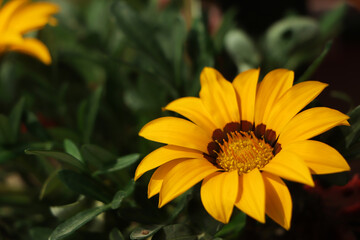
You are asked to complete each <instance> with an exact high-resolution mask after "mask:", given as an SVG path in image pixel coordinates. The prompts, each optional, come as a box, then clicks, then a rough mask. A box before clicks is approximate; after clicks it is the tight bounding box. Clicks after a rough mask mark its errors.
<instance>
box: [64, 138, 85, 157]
mask: <svg viewBox="0 0 360 240" xmlns="http://www.w3.org/2000/svg"><path fill="white" fill-rule="evenodd" d="M64 148H65V152H67V153H68V154H70V155H72V156H73V157H75V158H76V159H79V160H80V161H81V162H84V161H83V159H82V157H81V154H80V151H79V149H78V147H77V146H76V145H75V143H73V141H71V140H70V139H65V140H64Z"/></svg>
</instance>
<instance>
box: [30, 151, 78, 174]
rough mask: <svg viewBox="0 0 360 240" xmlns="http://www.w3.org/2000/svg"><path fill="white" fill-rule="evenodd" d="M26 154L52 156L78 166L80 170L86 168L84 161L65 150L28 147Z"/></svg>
mask: <svg viewBox="0 0 360 240" xmlns="http://www.w3.org/2000/svg"><path fill="white" fill-rule="evenodd" d="M25 153H26V154H30V155H37V156H40V157H50V158H54V159H56V160H58V161H60V162H63V163H66V164H69V165H71V166H73V167H76V168H78V169H80V170H84V165H83V163H82V162H81V161H80V160H79V159H77V158H74V157H73V156H71V155H69V154H67V153H64V152H55V151H45V150H29V149H26V150H25Z"/></svg>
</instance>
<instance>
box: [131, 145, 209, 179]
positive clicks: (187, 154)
mask: <svg viewBox="0 0 360 240" xmlns="http://www.w3.org/2000/svg"><path fill="white" fill-rule="evenodd" d="M202 156H203V153H202V152H200V151H197V150H193V149H189V148H184V147H178V146H174V145H167V146H164V147H161V148H158V149H156V150H155V151H153V152H151V153H149V154H148V155H147V156H146V157H145V158H144V159H143V160H142V161H141V162H140V164H139V166H138V167H137V169H136V172H135V181H136V180H137V179H138V178H139V177H140V176H141V175H143V174H144V173H145V172H147V171H149V170H151V169H154V168H156V167H158V166H160V165H163V164H165V163H167V162H169V161H171V160H174V159H177V158H201V157H202Z"/></svg>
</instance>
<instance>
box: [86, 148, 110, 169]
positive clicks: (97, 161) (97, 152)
mask: <svg viewBox="0 0 360 240" xmlns="http://www.w3.org/2000/svg"><path fill="white" fill-rule="evenodd" d="M80 151H81V155H82V156H83V158H84V159H86V162H87V163H88V164H90V165H93V166H94V167H95V168H96V169H102V168H103V166H104V165H106V164H110V163H111V162H113V161H115V160H116V155H114V154H112V153H111V152H109V151H107V150H105V149H103V148H101V147H99V146H96V145H93V144H84V145H82V146H81V148H80Z"/></svg>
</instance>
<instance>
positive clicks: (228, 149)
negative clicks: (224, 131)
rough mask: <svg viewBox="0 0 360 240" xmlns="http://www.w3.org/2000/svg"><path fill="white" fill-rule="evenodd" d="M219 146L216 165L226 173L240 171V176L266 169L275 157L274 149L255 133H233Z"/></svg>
mask: <svg viewBox="0 0 360 240" xmlns="http://www.w3.org/2000/svg"><path fill="white" fill-rule="evenodd" d="M219 145H220V149H221V150H220V151H219V152H217V158H216V163H217V164H218V166H220V167H221V168H223V169H224V170H225V171H232V170H238V172H239V175H241V174H243V173H248V172H250V171H251V170H253V169H254V168H258V169H260V168H262V167H264V166H265V165H266V164H268V163H269V162H270V160H271V159H272V158H273V157H274V154H273V148H272V147H271V146H270V145H269V144H267V143H266V142H265V141H264V140H263V139H258V138H257V137H256V136H255V135H254V133H253V132H250V133H246V132H231V133H230V134H228V140H227V141H224V142H223V144H219Z"/></svg>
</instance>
